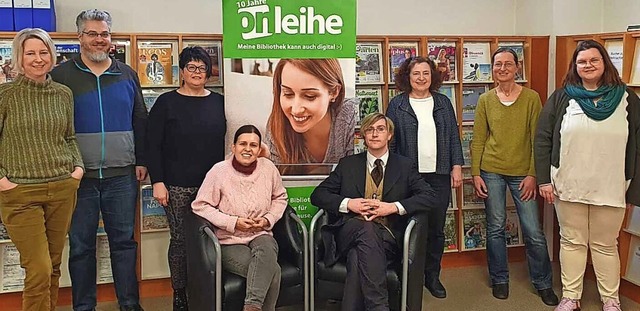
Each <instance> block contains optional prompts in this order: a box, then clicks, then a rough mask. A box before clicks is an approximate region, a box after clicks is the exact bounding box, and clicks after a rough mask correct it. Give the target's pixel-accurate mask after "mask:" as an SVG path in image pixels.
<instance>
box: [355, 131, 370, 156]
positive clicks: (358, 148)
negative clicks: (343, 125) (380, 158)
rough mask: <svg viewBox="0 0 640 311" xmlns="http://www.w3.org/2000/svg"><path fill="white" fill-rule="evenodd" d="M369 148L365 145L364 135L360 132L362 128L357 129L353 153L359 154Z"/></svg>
mask: <svg viewBox="0 0 640 311" xmlns="http://www.w3.org/2000/svg"><path fill="white" fill-rule="evenodd" d="M365 150H367V146H365V145H364V137H362V134H361V133H360V130H358V129H356V131H355V133H354V135H353V154H358V153H361V152H364V151H365Z"/></svg>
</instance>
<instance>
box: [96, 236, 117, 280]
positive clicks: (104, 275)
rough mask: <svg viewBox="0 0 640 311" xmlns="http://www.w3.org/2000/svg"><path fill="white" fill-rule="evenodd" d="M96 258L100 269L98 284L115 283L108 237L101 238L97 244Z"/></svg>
mask: <svg viewBox="0 0 640 311" xmlns="http://www.w3.org/2000/svg"><path fill="white" fill-rule="evenodd" d="M96 257H97V266H98V267H97V268H98V279H97V283H98V284H103V283H111V282H113V272H112V271H111V252H110V251H109V239H108V238H107V236H99V237H98V242H97V243H96Z"/></svg>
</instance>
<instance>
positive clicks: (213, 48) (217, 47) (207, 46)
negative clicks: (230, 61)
mask: <svg viewBox="0 0 640 311" xmlns="http://www.w3.org/2000/svg"><path fill="white" fill-rule="evenodd" d="M189 46H200V47H202V48H203V49H204V50H205V51H207V54H209V58H210V59H211V77H210V78H209V80H208V81H207V85H220V84H222V70H220V66H222V44H221V42H220V41H213V42H199V41H192V42H185V47H189Z"/></svg>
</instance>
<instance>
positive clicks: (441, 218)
mask: <svg viewBox="0 0 640 311" xmlns="http://www.w3.org/2000/svg"><path fill="white" fill-rule="evenodd" d="M420 176H422V178H423V179H424V180H425V181H426V182H427V183H428V184H429V185H430V186H431V188H433V190H435V193H436V195H437V196H438V200H437V201H438V202H439V203H438V206H433V207H432V209H431V210H430V211H429V212H428V213H427V218H428V227H427V240H426V243H427V256H426V257H425V258H426V260H425V263H424V278H425V281H430V280H436V279H440V262H441V261H442V253H444V222H445V219H446V217H447V208H448V207H449V201H451V176H450V175H443V174H435V173H428V174H420Z"/></svg>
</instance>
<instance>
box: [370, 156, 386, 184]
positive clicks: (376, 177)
mask: <svg viewBox="0 0 640 311" xmlns="http://www.w3.org/2000/svg"><path fill="white" fill-rule="evenodd" d="M373 163H374V165H375V167H374V168H373V170H372V171H371V178H372V179H373V182H374V183H376V186H380V182H381V181H382V175H383V174H384V172H383V171H382V160H380V159H376V161H375V162H373Z"/></svg>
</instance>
